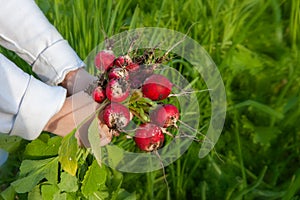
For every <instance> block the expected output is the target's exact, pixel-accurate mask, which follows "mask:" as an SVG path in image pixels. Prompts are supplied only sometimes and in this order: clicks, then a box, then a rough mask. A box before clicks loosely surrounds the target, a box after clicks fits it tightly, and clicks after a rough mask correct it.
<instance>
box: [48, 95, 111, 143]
mask: <svg viewBox="0 0 300 200" xmlns="http://www.w3.org/2000/svg"><path fill="white" fill-rule="evenodd" d="M97 106H98V103H96V102H95V101H94V100H93V99H92V98H91V97H90V96H89V95H88V94H87V93H85V92H84V91H81V92H78V93H76V94H74V95H72V96H70V97H67V98H66V101H65V103H64V105H63V107H62V109H61V110H60V111H59V112H58V113H57V114H55V115H54V116H53V117H52V118H51V119H50V121H49V122H48V124H47V125H46V126H45V128H44V130H45V131H48V132H51V133H54V134H56V135H59V136H65V135H67V134H68V133H70V132H71V131H72V130H74V128H78V129H77V132H76V134H75V136H76V137H77V139H78V144H79V145H80V146H85V147H90V143H89V141H88V128H89V126H90V124H91V122H92V121H93V119H95V117H96V118H97V119H98V116H96V113H95V111H96V109H97ZM98 120H99V119H98ZM99 127H101V129H100V128H99V134H100V137H101V145H103V146H104V145H106V144H108V143H109V142H110V141H111V139H112V134H111V133H110V130H109V128H108V127H107V126H106V125H105V124H103V123H102V122H101V121H100V120H99Z"/></svg>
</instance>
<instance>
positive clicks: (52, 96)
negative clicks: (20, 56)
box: [0, 54, 66, 140]
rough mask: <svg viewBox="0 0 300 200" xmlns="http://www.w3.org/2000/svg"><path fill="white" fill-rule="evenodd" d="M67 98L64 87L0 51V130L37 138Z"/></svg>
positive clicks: (0, 131)
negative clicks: (46, 80)
mask: <svg viewBox="0 0 300 200" xmlns="http://www.w3.org/2000/svg"><path fill="white" fill-rule="evenodd" d="M65 98H66V90H65V89H64V88H62V87H59V86H49V85H47V84H45V83H43V82H41V81H39V80H37V79H35V78H34V77H33V76H30V75H28V74H27V73H25V72H23V71H22V70H21V69H20V68H18V67H17V66H16V65H15V64H14V63H12V62H11V61H9V60H8V59H7V58H6V57H4V56H3V55H2V54H0V133H8V134H10V135H18V136H20V137H22V138H24V139H27V140H33V139H35V138H36V137H38V136H39V134H40V133H41V131H42V130H43V128H44V127H45V125H46V124H47V122H48V120H49V119H50V118H51V117H52V116H53V115H54V114H55V113H57V112H58V111H59V110H60V109H61V107H62V105H63V103H64V101H65Z"/></svg>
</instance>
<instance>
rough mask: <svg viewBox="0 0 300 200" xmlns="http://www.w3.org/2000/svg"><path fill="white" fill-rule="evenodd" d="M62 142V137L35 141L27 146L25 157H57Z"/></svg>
mask: <svg viewBox="0 0 300 200" xmlns="http://www.w3.org/2000/svg"><path fill="white" fill-rule="evenodd" d="M43 135H44V134H43ZM61 140H62V137H59V136H55V137H52V138H49V139H48V140H47V141H45V140H42V139H40V138H38V139H36V140H33V141H32V142H31V143H29V144H28V145H27V146H26V149H25V152H24V156H25V157H30V158H31V157H49V156H56V155H57V154H58V149H59V147H60V144H61ZM41 149H42V151H41Z"/></svg>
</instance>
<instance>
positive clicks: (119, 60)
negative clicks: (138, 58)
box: [114, 55, 132, 67]
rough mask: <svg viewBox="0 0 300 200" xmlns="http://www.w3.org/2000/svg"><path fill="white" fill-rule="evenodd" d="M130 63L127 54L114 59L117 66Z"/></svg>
mask: <svg viewBox="0 0 300 200" xmlns="http://www.w3.org/2000/svg"><path fill="white" fill-rule="evenodd" d="M131 63H132V60H131V58H130V57H129V55H124V56H119V57H118V58H116V59H115V61H114V65H116V66H118V67H123V66H127V65H129V64H131Z"/></svg>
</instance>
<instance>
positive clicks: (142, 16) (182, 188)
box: [1, 0, 300, 200]
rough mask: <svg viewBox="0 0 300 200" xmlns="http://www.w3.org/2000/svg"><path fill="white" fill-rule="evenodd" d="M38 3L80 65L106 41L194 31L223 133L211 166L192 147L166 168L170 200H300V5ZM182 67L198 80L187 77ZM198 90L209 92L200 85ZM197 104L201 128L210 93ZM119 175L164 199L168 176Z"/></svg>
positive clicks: (143, 195) (282, 0) (249, 0)
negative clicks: (152, 30) (215, 81)
mask: <svg viewBox="0 0 300 200" xmlns="http://www.w3.org/2000/svg"><path fill="white" fill-rule="evenodd" d="M37 2H38V4H39V6H40V7H41V9H42V10H43V12H44V13H45V15H46V16H47V17H48V19H49V20H50V22H51V23H53V24H54V25H55V26H56V28H57V29H58V30H59V31H60V32H61V34H62V35H63V36H64V37H65V38H66V39H67V40H68V41H69V43H70V45H71V46H72V47H73V48H74V49H75V50H76V52H77V53H78V54H79V56H80V57H81V58H82V59H85V58H86V56H87V55H88V53H89V52H90V51H91V50H93V48H94V47H96V46H97V44H99V43H100V42H102V41H103V40H104V39H105V37H110V36H112V35H114V34H117V33H120V32H122V31H125V30H128V29H133V28H137V27H165V28H169V29H173V30H176V31H179V32H182V33H187V31H188V29H189V28H190V32H189V33H188V36H189V37H191V38H193V39H194V40H196V41H198V42H199V43H200V44H201V45H202V46H203V47H204V48H205V49H206V51H207V52H208V53H209V54H210V55H211V57H212V58H213V60H214V61H215V63H216V64H217V66H218V69H219V70H220V73H221V75H222V78H223V81H224V85H225V87H226V94H227V102H228V111H227V117H226V122H225V126H224V129H223V132H222V135H221V137H220V139H219V141H218V143H217V144H216V146H215V151H214V152H211V153H210V154H209V155H208V156H207V157H206V158H204V159H199V158H198V151H199V148H200V144H197V143H193V144H192V145H191V147H190V148H189V150H188V151H187V152H186V153H185V154H184V155H183V156H182V157H181V158H180V159H179V160H177V161H176V162H174V163H173V164H172V165H170V166H168V167H166V169H165V170H166V179H167V181H168V183H169V187H170V191H169V192H170V198H171V199H203V200H204V199H300V187H299V180H300V174H299V170H300V167H299V162H300V157H299V155H300V154H299V153H300V125H299V119H300V106H299V105H300V104H299V102H300V95H299V93H300V78H299V77H300V68H299V65H300V62H299V61H300V55H299V51H300V48H299V44H300V1H298V0H220V1H217V0H212V1H204V0H199V1H196V0H179V1H172V0H162V1H154V2H151V1H134V0H127V1H111V0H108V1H103V0H102V1H101V0H100V1H97V0H91V1H75V0H69V1H66V0H51V1H46V0H37ZM1 52H3V53H4V54H6V55H8V56H9V57H10V58H12V59H13V60H14V61H15V62H16V63H18V65H19V66H20V67H22V68H24V70H25V71H27V72H30V68H28V66H26V65H25V64H24V63H23V62H22V61H21V60H20V59H18V58H17V57H16V56H15V55H13V54H12V53H10V52H7V51H5V50H1ZM177 66H178V70H179V71H180V72H181V73H182V74H183V75H184V76H185V77H186V78H188V79H189V81H191V82H192V81H193V80H196V79H197V80H198V78H199V77H198V76H199V74H196V73H193V70H192V69H191V68H188V67H183V66H181V65H177ZM193 86H194V88H196V89H203V81H201V80H199V81H195V83H194V85H193ZM198 98H199V106H200V109H201V111H202V112H203V113H201V114H202V115H203V116H204V117H203V119H201V126H205V125H208V124H209V120H210V102H209V101H208V100H207V99H208V94H207V93H200V94H199V95H198ZM205 130H206V129H205V128H204V133H205ZM123 175H124V179H123V183H122V187H123V188H125V189H126V190H127V191H129V192H135V193H136V195H137V197H138V198H137V199H166V196H167V188H166V184H165V182H164V179H163V174H162V171H155V172H152V173H147V174H130V173H124V174H123Z"/></svg>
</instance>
